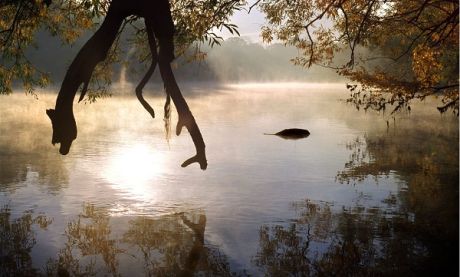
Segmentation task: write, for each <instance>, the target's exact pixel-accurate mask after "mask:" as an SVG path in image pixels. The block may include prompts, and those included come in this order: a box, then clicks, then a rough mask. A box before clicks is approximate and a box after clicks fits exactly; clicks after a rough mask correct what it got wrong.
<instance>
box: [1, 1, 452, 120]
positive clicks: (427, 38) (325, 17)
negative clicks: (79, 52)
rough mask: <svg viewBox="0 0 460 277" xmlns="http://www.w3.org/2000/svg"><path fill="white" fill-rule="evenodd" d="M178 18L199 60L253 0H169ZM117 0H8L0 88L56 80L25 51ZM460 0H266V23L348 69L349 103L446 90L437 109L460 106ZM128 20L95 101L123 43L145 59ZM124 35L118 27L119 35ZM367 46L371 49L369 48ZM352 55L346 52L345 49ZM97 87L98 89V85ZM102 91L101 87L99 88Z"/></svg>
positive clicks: (179, 48) (275, 36) (305, 62)
mask: <svg viewBox="0 0 460 277" xmlns="http://www.w3.org/2000/svg"><path fill="white" fill-rule="evenodd" d="M170 2H171V8H172V15H173V19H174V21H175V22H174V23H175V26H176V38H175V40H176V43H175V45H176V54H177V55H181V54H184V53H189V54H190V51H187V49H188V48H189V46H190V45H192V43H193V42H200V43H198V44H193V47H194V49H195V51H193V52H192V53H191V57H192V58H193V59H204V58H205V57H206V54H205V53H204V52H202V51H201V50H200V45H201V43H203V42H208V43H209V44H210V45H211V46H213V45H216V44H220V41H221V39H222V38H221V37H219V35H218V34H216V30H218V29H226V30H228V31H230V32H231V33H232V34H236V35H239V33H238V30H237V26H235V25H233V24H231V23H229V19H230V16H231V15H232V14H233V12H234V11H237V10H241V9H243V8H244V5H245V4H247V1H245V0H198V1H193V0H171V1H170ZM110 3H111V0H85V1H78V0H54V1H51V0H33V1H29V0H18V1H12V0H0V14H1V16H0V51H1V56H0V93H10V92H11V88H12V86H13V85H14V84H16V83H17V81H21V82H22V84H23V86H24V87H25V89H26V90H27V91H29V92H32V91H33V88H34V87H35V86H45V85H47V84H48V83H49V78H48V75H47V74H46V73H45V72H42V71H40V69H38V68H36V67H35V66H34V65H33V64H32V63H31V62H30V61H29V60H28V59H27V57H26V50H27V49H29V48H30V47H33V46H34V34H35V33H36V32H37V31H40V30H48V31H49V32H51V34H53V35H55V36H58V37H60V38H61V40H62V42H63V43H65V44H72V43H74V42H75V40H76V39H77V38H78V37H80V36H81V35H82V34H83V33H84V32H85V31H87V30H91V29H94V28H95V27H96V26H97V25H98V24H99V23H100V22H101V20H102V19H103V17H104V15H105V13H106V11H107V8H108V6H109V5H110ZM458 6H459V4H458V1H453V0H409V1H403V0H397V1H377V0H357V1H351V0H291V1H284V0H258V1H255V2H253V5H252V6H251V8H254V7H259V8H260V9H261V11H262V12H263V13H264V14H265V16H266V18H267V25H266V26H264V27H262V38H263V39H264V41H265V42H268V43H270V42H272V41H275V40H277V41H281V42H283V43H285V44H286V45H291V46H295V47H296V48H297V49H298V50H299V55H298V56H297V57H296V58H294V59H293V60H292V61H293V62H294V64H296V65H300V66H303V67H311V66H312V65H314V64H318V65H321V66H324V67H331V68H334V69H335V70H336V71H337V72H338V73H339V74H341V75H343V76H345V77H347V78H349V79H350V80H351V81H352V84H349V85H348V88H349V89H350V92H351V96H350V99H349V102H351V103H353V104H356V107H357V108H358V109H359V108H360V107H364V109H366V110H367V109H375V110H379V111H384V110H385V109H387V108H388V107H390V108H391V109H392V112H395V111H398V110H401V109H402V108H406V109H408V110H410V105H411V101H412V100H414V99H420V100H424V99H425V98H426V97H427V96H432V95H434V96H436V97H440V99H441V101H442V104H440V106H439V107H438V109H439V111H441V112H445V111H446V110H448V109H452V110H453V111H454V112H455V113H457V114H458V107H459V104H458V103H459V102H458V98H459V96H458V59H459V54H458V50H459V47H458V45H459V44H458V33H459V29H458V20H459V19H458ZM125 28H126V29H128V30H130V31H129V35H128V38H127V41H128V44H127V45H126V46H123V47H121V46H120V44H119V41H120V39H117V40H116V42H117V43H115V45H114V46H113V47H112V49H111V54H110V55H109V58H108V60H107V61H106V62H104V63H103V64H101V65H98V68H96V71H95V76H93V78H92V93H89V96H90V98H89V99H90V100H94V99H96V98H97V97H100V96H103V95H106V93H105V92H104V90H103V89H101V88H103V87H104V86H105V85H106V84H107V83H110V76H111V70H110V65H111V64H112V63H114V62H119V61H120V58H119V57H120V55H123V53H124V52H126V53H128V54H127V56H130V57H133V56H134V57H136V58H137V59H138V60H140V61H142V62H145V61H148V60H149V58H150V52H149V51H148V47H146V42H147V39H146V34H145V30H144V26H143V24H141V22H139V20H138V18H137V17H135V16H133V17H130V18H128V19H127V20H126V21H125V23H124V24H123V27H122V28H121V30H120V34H121V32H122V31H123V29H125ZM119 38H120V35H119ZM363 49H365V50H363ZM344 53H346V54H348V56H349V59H348V61H341V59H340V58H339V59H337V56H343V54H344ZM90 91H91V88H90ZM101 92H102V93H101Z"/></svg>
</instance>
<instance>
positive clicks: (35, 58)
mask: <svg viewBox="0 0 460 277" xmlns="http://www.w3.org/2000/svg"><path fill="white" fill-rule="evenodd" d="M88 38H89V34H87V35H84V36H82V37H81V38H80V39H79V40H78V41H77V42H76V43H75V44H74V45H73V46H71V47H69V46H65V45H63V44H62V43H61V42H60V41H59V40H58V39H57V38H55V37H52V36H50V35H49V34H47V33H45V32H40V33H38V34H37V37H36V47H35V48H34V49H30V51H29V52H28V58H29V60H30V61H32V62H33V63H34V64H35V65H36V66H37V67H38V68H39V69H40V70H42V71H44V72H48V73H49V74H50V77H51V80H52V84H53V85H59V84H60V82H61V80H62V79H63V78H64V75H65V72H66V70H67V67H68V66H69V65H70V63H71V62H72V59H73V58H74V57H75V55H76V54H77V52H78V50H79V49H80V48H81V46H82V45H83V44H84V42H85V41H86V40H87V39H88ZM194 51H195V46H193V47H191V48H190V50H189V54H191V53H193V52H194ZM200 51H202V52H205V53H206V57H205V59H203V60H192V61H190V59H189V58H187V56H190V55H187V54H186V55H185V57H178V58H177V59H176V60H175V62H174V67H175V74H176V77H177V79H178V80H179V81H182V82H184V81H189V82H194V81H197V82H206V81H217V82H274V81H304V82H331V81H332V82H334V81H340V80H343V79H342V78H340V76H338V75H337V74H336V73H335V71H334V70H331V69H327V68H322V67H317V66H313V67H312V68H310V69H308V70H307V69H304V68H301V67H299V66H294V65H293V64H292V62H291V61H290V59H292V58H294V57H296V56H297V54H298V53H297V50H296V49H295V48H293V47H286V46H284V45H282V44H276V43H275V44H271V45H268V46H262V45H261V44H259V43H251V42H248V41H246V40H244V39H241V38H230V39H227V40H225V41H223V42H222V43H221V45H215V46H214V47H212V48H211V47H209V46H208V45H206V44H204V45H201V46H200ZM126 52H128V51H126ZM121 59H122V60H125V61H128V62H129V66H127V67H126V68H123V67H124V66H125V65H124V64H125V63H117V64H114V65H113V66H114V74H113V75H114V76H113V78H112V80H113V82H117V81H119V80H120V79H122V80H125V81H128V82H134V83H136V82H138V81H139V80H140V79H141V78H142V75H143V73H144V72H145V71H146V67H145V66H141V65H140V64H139V62H138V61H137V60H136V58H134V57H129V58H128V57H127V56H125V57H121ZM147 64H149V63H147ZM155 73H156V74H155V75H154V76H153V78H152V79H153V81H159V80H160V77H159V72H158V70H157V72H155Z"/></svg>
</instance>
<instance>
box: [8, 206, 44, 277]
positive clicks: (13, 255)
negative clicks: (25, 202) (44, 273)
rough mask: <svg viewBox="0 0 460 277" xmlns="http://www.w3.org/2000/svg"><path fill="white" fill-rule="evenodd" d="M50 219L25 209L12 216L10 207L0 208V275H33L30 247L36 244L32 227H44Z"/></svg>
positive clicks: (34, 270)
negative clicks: (16, 215)
mask: <svg viewBox="0 0 460 277" xmlns="http://www.w3.org/2000/svg"><path fill="white" fill-rule="evenodd" d="M51 222H52V220H51V219H50V218H48V217H46V216H44V215H38V216H34V214H33V211H26V212H24V213H23V214H22V215H21V216H20V217H18V218H12V216H11V208H10V207H8V206H3V207H1V208H0V276H34V275H37V274H38V270H37V269H35V268H33V266H32V258H33V257H32V255H31V252H32V248H33V247H34V246H35V244H36V238H35V231H34V227H35V226H37V227H39V228H40V229H46V227H47V226H48V225H49V224H51Z"/></svg>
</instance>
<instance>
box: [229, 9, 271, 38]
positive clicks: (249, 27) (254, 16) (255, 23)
mask: <svg viewBox="0 0 460 277" xmlns="http://www.w3.org/2000/svg"><path fill="white" fill-rule="evenodd" d="M249 2H250V3H253V2H254V1H249ZM249 6H250V5H248V6H247V9H249ZM230 22H231V23H233V24H236V25H237V26H238V31H239V32H240V34H241V37H242V38H245V39H249V40H250V41H252V42H261V41H262V40H261V38H260V28H261V27H262V26H263V25H264V23H265V18H264V15H263V14H262V13H261V12H260V11H259V10H258V9H257V8H254V9H252V10H251V13H250V14H248V11H247V10H241V11H237V12H236V13H235V14H234V15H233V16H232V19H231V21H230ZM221 35H222V37H224V38H225V39H227V38H229V37H233V36H234V35H232V34H230V33H229V32H228V31H226V30H223V31H222V33H221Z"/></svg>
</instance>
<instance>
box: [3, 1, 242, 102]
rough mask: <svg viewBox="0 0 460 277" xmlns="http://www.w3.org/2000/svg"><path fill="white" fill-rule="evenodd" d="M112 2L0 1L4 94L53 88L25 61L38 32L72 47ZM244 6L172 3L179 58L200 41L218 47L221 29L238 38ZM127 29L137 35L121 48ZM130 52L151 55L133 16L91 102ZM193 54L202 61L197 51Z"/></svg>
mask: <svg viewBox="0 0 460 277" xmlns="http://www.w3.org/2000/svg"><path fill="white" fill-rule="evenodd" d="M110 4H111V0H85V1H79V0H19V1H12V0H0V14H1V15H0V53H1V54H0V55H1V56H0V94H8V93H11V91H12V87H13V86H14V85H17V84H18V83H19V82H22V85H23V87H24V88H25V89H26V91H28V92H33V89H34V87H37V86H40V87H44V86H46V85H47V84H49V82H50V80H49V76H48V75H47V74H46V72H42V71H40V69H39V68H36V67H35V66H34V65H33V64H32V63H31V62H30V61H29V60H28V59H27V55H26V51H27V50H28V49H30V48H31V47H36V43H35V42H34V36H35V33H37V32H38V31H42V30H47V31H49V32H50V33H51V34H52V35H53V36H58V37H60V38H61V41H62V42H63V43H64V44H72V43H74V42H75V41H76V40H77V39H78V38H79V37H80V36H81V35H82V34H83V33H84V32H85V31H87V30H91V29H95V28H96V27H97V25H98V24H99V23H100V22H101V21H102V20H103V19H104V16H105V14H106V12H107V10H108V7H109V6H110ZM244 4H245V1H241V0H201V1H192V0H174V1H171V9H172V15H173V19H174V21H175V26H176V52H177V55H180V54H183V53H184V52H185V50H186V49H187V48H188V47H189V46H190V44H191V43H193V42H196V41H199V42H201V43H203V42H208V43H209V44H211V45H215V44H219V40H221V39H222V38H220V37H219V36H218V35H217V34H216V30H218V29H222V28H226V29H227V30H229V31H230V32H232V33H236V34H238V31H237V26H235V25H233V24H230V23H228V21H229V17H230V16H231V15H232V14H233V12H234V11H236V10H239V9H241V8H242V7H243V6H244ZM142 23H143V22H142ZM126 26H130V27H131V30H133V31H132V32H131V33H130V34H131V37H130V38H129V39H128V43H127V46H126V47H121V46H120V37H121V33H122V31H123V30H124V29H125V27H126ZM130 49H135V50H136V53H137V54H138V57H140V59H141V61H146V60H148V59H149V57H150V52H149V50H148V45H147V37H146V33H145V26H144V25H143V24H141V22H140V21H139V20H138V18H137V17H135V16H132V17H129V18H127V19H126V21H125V22H124V24H123V26H122V28H121V29H120V31H119V36H118V38H117V40H116V43H114V45H113V47H112V48H111V50H110V53H109V56H108V58H107V60H106V61H105V62H104V63H102V64H100V65H98V67H97V68H96V70H95V72H94V75H93V78H92V80H91V84H90V88H89V91H88V96H89V100H90V101H94V100H95V99H96V98H98V97H101V96H104V95H106V94H107V93H106V91H105V89H104V88H105V86H106V85H107V84H109V83H110V77H111V65H112V64H113V63H115V62H119V61H120V60H121V59H120V57H121V56H123V55H124V53H123V51H125V50H130ZM195 56H196V57H199V56H201V57H204V54H203V53H202V52H201V51H199V48H198V47H197V51H195Z"/></svg>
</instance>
